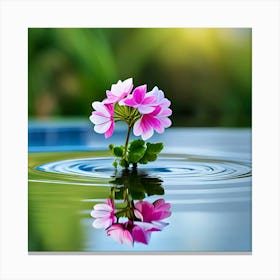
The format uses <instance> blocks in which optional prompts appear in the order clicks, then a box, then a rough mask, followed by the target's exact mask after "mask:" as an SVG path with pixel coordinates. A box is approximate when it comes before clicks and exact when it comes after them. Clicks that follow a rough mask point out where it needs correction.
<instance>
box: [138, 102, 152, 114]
mask: <svg viewBox="0 0 280 280" xmlns="http://www.w3.org/2000/svg"><path fill="white" fill-rule="evenodd" d="M137 109H138V111H139V113H140V114H149V113H152V112H153V111H154V110H155V107H150V106H147V105H142V104H140V105H139V106H137Z"/></svg>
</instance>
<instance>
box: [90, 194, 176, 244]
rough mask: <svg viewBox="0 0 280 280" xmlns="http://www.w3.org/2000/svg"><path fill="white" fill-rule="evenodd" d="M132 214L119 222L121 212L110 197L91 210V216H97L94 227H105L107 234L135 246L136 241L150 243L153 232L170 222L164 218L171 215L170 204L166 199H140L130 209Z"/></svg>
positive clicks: (120, 241)
mask: <svg viewBox="0 0 280 280" xmlns="http://www.w3.org/2000/svg"><path fill="white" fill-rule="evenodd" d="M129 210H130V211H131V214H130V215H128V216H129V217H127V218H126V221H124V222H119V218H117V217H118V216H119V215H118V214H119V213H120V212H123V210H119V212H118V211H117V210H116V209H115V207H114V202H113V200H111V199H110V198H108V199H107V203H99V204H96V205H95V206H94V208H93V210H92V211H91V216H92V217H93V218H95V220H94V222H93V224H92V225H93V227H95V228H104V229H105V230H106V232H107V236H111V237H112V238H113V239H114V240H116V241H117V242H119V243H121V244H128V245H130V246H133V244H134V242H139V243H143V244H148V243H149V241H150V238H151V233H152V232H154V231H161V230H162V229H163V228H164V227H165V226H167V225H168V223H166V222H163V221H162V220H163V219H165V218H167V217H169V216H170V215H171V212H170V204H169V203H166V202H165V201H164V199H158V200H156V201H155V202H154V203H150V202H147V201H142V200H140V201H138V202H137V203H135V205H134V206H132V207H131V208H130V209H129Z"/></svg>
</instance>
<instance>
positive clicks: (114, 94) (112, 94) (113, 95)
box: [103, 78, 133, 104]
mask: <svg viewBox="0 0 280 280" xmlns="http://www.w3.org/2000/svg"><path fill="white" fill-rule="evenodd" d="M132 88H133V84H132V78H129V79H126V80H125V81H123V82H122V81H121V80H119V81H118V82H117V84H113V85H112V87H111V90H107V91H106V95H107V98H106V99H104V101H103V102H104V104H112V103H115V102H118V101H120V100H122V99H123V98H125V97H126V96H127V95H128V94H130V92H131V90H132Z"/></svg>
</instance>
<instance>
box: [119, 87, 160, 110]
mask: <svg viewBox="0 0 280 280" xmlns="http://www.w3.org/2000/svg"><path fill="white" fill-rule="evenodd" d="M146 91H147V86H146V85H142V86H139V87H137V88H135V89H134V90H133V92H132V95H131V96H129V97H127V98H126V99H125V100H123V101H121V102H120V105H127V106H130V107H133V108H137V109H138V111H139V113H140V114H148V113H151V112H153V111H154V109H155V106H154V105H153V103H154V102H155V101H156V97H155V96H148V97H146V96H145V94H146Z"/></svg>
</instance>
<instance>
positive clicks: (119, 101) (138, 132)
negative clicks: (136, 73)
mask: <svg viewBox="0 0 280 280" xmlns="http://www.w3.org/2000/svg"><path fill="white" fill-rule="evenodd" d="M106 95H107V97H106V98H105V99H104V100H103V101H102V102H98V101H95V102H93V103H92V107H93V109H94V111H93V112H92V115H91V116H90V117H89V118H90V121H91V122H92V123H93V124H94V130H95V131H96V132H97V133H104V135H105V138H108V137H110V136H112V134H113V132H114V127H115V121H120V120H122V121H125V122H126V123H127V124H128V126H129V131H130V129H131V128H133V133H134V134H135V136H141V137H142V139H143V140H147V139H148V138H150V137H151V136H152V135H153V134H154V131H156V132H158V133H163V132H164V130H165V128H167V127H169V126H170V125H171V121H170V119H169V118H168V117H169V116H171V114H172V111H171V109H170V108H169V106H170V101H169V100H168V99H167V98H165V97H164V93H163V91H161V90H160V89H159V88H158V87H154V88H153V89H152V90H151V91H149V92H147V86H146V85H141V86H138V87H136V88H135V89H134V90H133V81H132V78H129V79H127V80H125V81H118V82H117V83H116V84H113V85H112V87H111V90H107V91H106Z"/></svg>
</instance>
